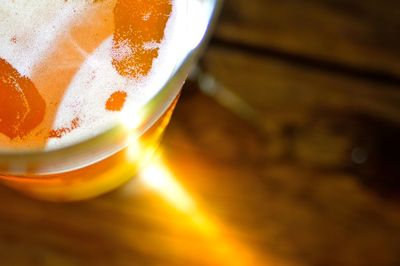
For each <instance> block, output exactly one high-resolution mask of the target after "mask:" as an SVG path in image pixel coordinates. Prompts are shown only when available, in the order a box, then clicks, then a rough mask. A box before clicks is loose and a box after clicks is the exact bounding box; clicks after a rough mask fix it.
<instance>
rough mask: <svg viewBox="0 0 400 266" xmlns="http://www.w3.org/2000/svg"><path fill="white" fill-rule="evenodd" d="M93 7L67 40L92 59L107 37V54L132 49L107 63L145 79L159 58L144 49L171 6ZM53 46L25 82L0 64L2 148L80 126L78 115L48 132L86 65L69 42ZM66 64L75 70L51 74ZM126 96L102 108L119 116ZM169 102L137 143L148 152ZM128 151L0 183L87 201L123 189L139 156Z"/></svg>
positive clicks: (143, 2) (163, 2) (150, 2)
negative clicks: (109, 49)
mask: <svg viewBox="0 0 400 266" xmlns="http://www.w3.org/2000/svg"><path fill="white" fill-rule="evenodd" d="M93 5H94V8H93V9H91V11H90V12H88V13H87V14H85V17H84V18H83V19H82V20H81V21H80V22H79V23H76V24H75V25H73V26H72V28H71V30H70V35H71V38H73V40H74V41H75V42H76V43H77V44H78V45H79V46H80V47H81V48H82V49H84V50H85V51H86V52H87V53H88V54H90V53H91V52H93V51H94V50H95V49H96V48H97V47H98V46H99V45H100V44H101V43H102V42H103V41H104V40H105V39H106V38H107V37H109V36H110V35H111V34H112V35H113V36H114V38H113V49H118V48H119V47H120V46H121V45H128V46H129V47H130V48H131V50H132V51H133V53H131V54H130V55H129V56H127V57H124V58H123V59H122V60H121V59H120V58H113V61H112V64H113V66H114V68H115V69H116V70H117V71H118V73H119V74H120V75H122V76H123V77H126V78H129V79H135V78H138V77H140V76H145V75H147V74H148V73H149V71H150V70H151V68H152V64H153V60H154V59H155V58H156V57H157V56H158V48H154V49H150V50H149V49H144V48H143V46H144V44H145V43H148V42H156V43H160V42H161V41H162V39H163V38H164V30H165V27H166V23H167V21H168V18H169V16H170V14H171V12H172V3H171V0H135V1H132V0H113V1H107V0H104V1H94V3H93ZM93 21H95V22H96V23H93ZM13 41H15V42H18V40H13ZM56 46H57V49H55V50H54V52H53V53H51V54H49V55H48V56H47V57H46V58H45V59H44V60H43V61H42V62H41V64H40V67H38V68H37V69H35V71H34V72H33V74H32V77H31V78H30V79H29V78H27V77H23V76H21V75H20V74H19V73H18V71H17V70H16V69H15V68H13V66H12V65H10V64H9V63H8V62H7V61H6V60H4V59H0V88H1V89H0V147H2V148H8V149H18V148H26V147H29V148H31V147H35V148H37V147H40V148H43V147H45V145H46V142H47V140H48V139H49V138H51V137H57V138H61V137H62V136H63V135H65V134H68V133H69V132H70V131H72V130H74V129H75V128H77V127H79V125H80V119H79V117H77V118H75V119H73V120H72V121H71V125H70V126H69V127H66V128H58V129H54V128H52V125H53V122H54V119H55V116H56V113H57V109H58V106H59V104H60V102H61V99H62V97H63V95H64V93H65V90H66V88H67V87H68V84H70V82H71V79H72V78H73V76H74V75H75V73H76V72H77V71H78V69H79V67H80V66H81V64H82V63H83V62H84V60H85V57H83V56H82V53H81V52H80V51H79V50H77V49H76V47H75V46H74V45H71V42H70V39H68V38H59V39H58V40H57V44H56ZM71 62H73V63H74V65H76V67H73V68H69V69H63V70H62V73H61V72H60V73H53V72H54V70H53V68H54V66H56V65H58V64H63V63H71ZM50 71H53V72H52V75H49V72H50ZM82 90H84V88H82ZM83 93H84V92H83ZM126 97H127V95H126V93H124V92H120V91H115V92H114V93H112V94H111V95H110V97H109V99H108V101H107V102H106V103H105V106H104V108H106V109H107V110H109V111H113V112H115V111H119V110H121V109H122V107H123V105H124V103H125V98H126ZM175 103H176V101H175V102H174V103H173V104H172V105H171V106H170V107H169V109H168V111H166V112H165V114H164V115H162V116H161V118H160V119H159V120H158V122H156V123H155V124H154V125H153V126H152V128H151V129H149V130H148V131H147V132H146V133H145V134H144V135H142V136H141V138H140V139H139V140H138V141H140V143H141V144H142V145H143V146H144V147H145V149H146V150H150V148H154V147H155V146H156V144H157V143H158V141H159V139H160V137H161V135H162V132H163V131H164V129H165V127H166V125H167V123H168V121H169V119H170V117H171V114H172V110H173V108H174V106H175ZM133 115H134V114H133ZM127 152H128V151H127V149H125V150H122V151H120V152H118V153H116V154H114V155H112V156H110V157H109V158H107V159H105V160H103V161H101V162H98V163H95V164H93V165H90V166H88V167H85V168H82V169H79V170H74V171H70V172H66V173H62V174H53V175H40V176H39V175H35V173H31V174H29V175H26V176H9V175H6V174H3V175H2V174H1V173H0V178H1V179H2V182H3V183H5V184H6V185H8V186H10V187H13V188H16V189H18V190H20V191H22V192H23V193H26V194H28V195H31V196H33V197H37V198H42V199H47V200H54V201H69V200H79V199H84V198H89V197H92V196H95V195H98V194H101V193H104V192H106V191H108V190H110V189H112V188H115V187H117V186H119V185H121V184H122V183H124V182H126V181H128V180H129V179H130V178H131V177H132V176H133V175H134V174H135V172H136V171H137V169H138V167H139V165H140V164H141V163H142V162H141V160H142V159H144V158H142V159H141V158H139V159H137V161H136V162H132V161H131V158H129V155H128V154H127Z"/></svg>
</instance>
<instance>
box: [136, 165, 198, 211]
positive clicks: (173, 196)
mask: <svg viewBox="0 0 400 266" xmlns="http://www.w3.org/2000/svg"><path fill="white" fill-rule="evenodd" d="M141 178H142V180H143V182H144V183H145V184H146V185H147V186H149V187H151V188H152V189H155V190H157V191H158V192H159V193H161V194H162V196H163V197H164V198H166V199H167V200H168V201H169V202H170V203H171V204H172V205H173V206H174V207H176V208H177V209H179V210H180V211H184V212H190V211H193V210H194V208H195V204H194V202H193V200H192V199H191V198H190V196H189V195H188V194H187V193H186V192H185V191H184V190H183V188H182V187H181V185H180V184H179V183H178V182H177V181H176V180H175V179H174V178H173V176H172V175H171V174H170V172H168V170H167V169H166V168H165V167H164V166H163V164H162V163H161V162H160V159H159V158H155V159H154V161H152V162H151V163H150V164H149V165H148V166H146V168H145V169H143V171H142V172H141Z"/></svg>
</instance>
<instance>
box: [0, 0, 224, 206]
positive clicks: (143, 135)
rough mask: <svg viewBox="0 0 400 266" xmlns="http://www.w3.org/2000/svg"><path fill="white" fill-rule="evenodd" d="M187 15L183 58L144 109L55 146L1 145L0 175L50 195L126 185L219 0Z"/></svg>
mask: <svg viewBox="0 0 400 266" xmlns="http://www.w3.org/2000/svg"><path fill="white" fill-rule="evenodd" d="M186 4H187V7H186V10H187V11H186V12H187V13H186V14H185V16H184V17H185V18H186V19H185V21H184V22H183V23H180V24H179V25H180V26H179V27H178V29H177V30H179V32H178V36H179V46H180V47H176V48H175V47H173V50H175V52H176V58H177V64H176V66H175V68H174V70H173V73H172V75H171V76H169V77H168V79H166V80H165V82H163V85H162V86H161V88H160V89H159V90H158V92H157V93H156V94H155V95H154V96H153V97H152V98H151V99H150V100H149V101H148V102H147V103H146V104H145V105H144V106H142V107H141V108H140V109H138V110H132V112H131V113H130V115H129V116H127V117H124V118H123V119H118V120H116V121H115V122H114V124H113V125H111V126H110V127H109V128H107V129H106V130H104V131H103V132H100V133H99V134H97V135H96V136H94V137H91V138H89V139H84V140H82V141H80V142H78V143H75V144H71V145H70V146H66V147H61V148H56V149H53V150H26V151H21V150H15V151H0V181H1V182H2V183H3V184H5V185H7V186H9V187H11V188H13V189H16V190H18V191H20V192H22V193H24V194H26V195H29V196H31V197H34V198H38V199H43V200H50V201H74V200H83V199H88V198H91V197H94V196H97V195H100V194H103V193H105V192H108V191H110V190H112V189H115V188H117V187H118V186H121V185H123V184H124V183H126V182H127V181H129V180H130V179H131V178H133V177H134V176H135V174H136V173H137V171H138V170H139V168H140V167H141V166H142V165H143V164H144V163H145V162H146V160H148V159H149V158H150V157H151V154H152V153H153V152H154V150H155V149H156V147H157V145H158V143H159V141H160V138H161V137H162V134H163V132H164V130H165V127H166V126H167V124H168V122H169V119H170V117H171V114H172V111H173V109H174V106H175V104H176V101H177V100H178V97H179V93H180V90H181V88H182V85H183V83H184V81H185V79H186V78H187V75H188V73H189V72H190V70H191V68H192V67H193V66H194V64H195V63H196V61H197V60H198V57H199V55H200V53H201V51H202V49H203V48H204V45H205V43H206V40H207V37H208V36H209V33H210V31H211V28H212V26H213V24H214V20H215V17H216V14H217V13H218V10H219V8H220V6H221V1H219V0H187V1H186Z"/></svg>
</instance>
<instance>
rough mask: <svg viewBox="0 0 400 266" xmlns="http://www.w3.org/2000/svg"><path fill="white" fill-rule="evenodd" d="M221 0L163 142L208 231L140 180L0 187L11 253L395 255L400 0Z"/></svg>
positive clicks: (190, 260)
mask: <svg viewBox="0 0 400 266" xmlns="http://www.w3.org/2000/svg"><path fill="white" fill-rule="evenodd" d="M225 2H226V3H225V7H224V10H223V14H222V17H221V20H220V23H219V25H218V27H217V30H216V34H215V37H214V38H213V40H212V41H211V44H210V47H209V49H208V50H207V52H206V54H205V56H204V58H203V60H202V64H201V69H200V72H201V75H200V77H199V78H198V79H199V81H200V85H198V84H197V79H196V78H194V79H193V80H192V81H191V82H188V83H187V85H186V87H185V89H184V93H183V96H182V98H181V100H180V102H179V104H178V106H177V110H176V112H175V115H174V117H173V120H172V123H171V125H170V127H169V128H168V130H167V134H166V137H165V139H164V142H163V145H162V146H163V147H162V150H163V151H164V157H165V158H166V160H167V162H168V166H169V167H170V169H171V171H172V172H173V173H174V175H175V176H176V178H177V179H178V180H179V181H180V182H181V184H182V185H183V187H184V188H185V189H186V190H187V191H188V192H189V193H190V195H191V196H192V197H193V198H194V199H195V200H196V202H198V204H199V205H200V206H201V207H202V209H204V213H206V215H207V217H211V218H210V219H211V220H212V221H214V224H215V225H214V229H213V230H211V232H213V233H212V236H210V234H211V233H210V232H208V233H207V232H206V235H204V234H205V232H202V231H201V230H196V227H193V226H190V222H188V221H187V220H188V217H186V216H185V214H182V213H181V212H179V211H178V210H176V209H174V208H173V207H172V206H170V205H169V204H168V202H166V201H164V200H163V199H162V198H161V197H160V196H158V195H157V193H155V192H153V191H151V190H146V189H144V188H141V189H139V188H138V186H137V184H136V186H135V183H133V184H131V185H130V186H129V187H126V188H123V189H120V190H119V191H116V192H114V193H111V194H109V195H107V196H103V197H100V198H98V199H95V200H92V201H88V202H82V203H73V204H51V203H43V202H37V201H33V200H30V199H27V198H24V197H22V196H20V195H18V194H17V193H15V192H12V191H10V190H8V189H6V188H0V265H45V266H47V265H82V266H83V265H217V266H219V265H274V266H278V265H304V266H310V265H311V266H320V265H321V266H322V265H325V266H330V265H332V266H337V265H349V266H358V265H360V266H361V265H365V266H367V265H376V266H396V265H400V204H399V203H400V181H399V180H400V175H399V172H400V170H399V167H400V155H399V148H400V140H399V137H400V60H399V59H400V48H399V47H400V37H399V36H400V2H399V1H389V0H386V1H376V0H365V1H355V0H353V1H350V0H335V1H332V0H310V1H298V0H280V1H272V0H252V1H246V0H226V1H225ZM200 89H202V90H203V91H205V92H207V93H203V92H201V90H200Z"/></svg>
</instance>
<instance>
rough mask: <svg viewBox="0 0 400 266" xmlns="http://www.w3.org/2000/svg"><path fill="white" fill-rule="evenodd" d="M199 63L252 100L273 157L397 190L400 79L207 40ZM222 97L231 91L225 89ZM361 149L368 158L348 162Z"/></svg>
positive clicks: (227, 86)
mask: <svg viewBox="0 0 400 266" xmlns="http://www.w3.org/2000/svg"><path fill="white" fill-rule="evenodd" d="M204 66H205V69H206V71H208V72H209V73H210V74H211V76H213V77H214V78H215V79H216V81H217V84H218V83H219V84H220V86H221V87H222V90H224V89H226V90H228V91H229V92H233V94H234V95H236V96H237V97H238V98H240V99H242V100H244V102H245V103H247V104H248V105H250V108H252V109H251V110H252V111H253V112H254V116H255V117H254V118H252V119H253V120H254V121H252V123H253V124H255V128H258V130H260V131H261V132H262V134H263V135H264V136H265V138H266V141H267V143H268V145H265V147H264V149H265V151H266V153H267V154H266V155H265V156H267V157H268V158H270V159H271V160H280V159H282V158H290V159H291V160H295V161H296V162H298V163H301V164H304V165H308V166H309V167H313V168H315V169H318V168H320V169H336V170H342V169H352V170H354V171H355V172H357V173H359V174H360V175H361V176H363V178H362V179H363V180H364V182H366V183H368V184H369V185H371V186H372V187H375V189H378V188H379V187H382V189H383V191H384V192H382V193H386V194H393V195H396V194H397V195H398V193H399V188H400V183H399V181H398V170H397V167H396V164H397V163H398V162H399V161H400V157H399V156H398V152H397V150H396V147H400V142H399V140H398V138H397V136H398V135H399V134H400V90H399V87H398V86H392V85H385V84H381V83H372V82H366V81H365V80H363V79H356V78H352V77H348V76H342V75H337V74H335V73H331V72H326V71H322V70H320V69H315V68H306V67H304V66H303V65H295V64H290V63H288V62H286V61H280V60H275V59H270V58H267V57H262V56H257V55H252V54H248V53H243V52H240V51H238V50H230V49H227V48H226V47H219V46H214V47H211V48H210V50H209V52H208V53H207V54H206V56H205V59H204ZM222 101H228V102H229V98H228V97H226V95H224V97H223V99H222ZM223 104H225V105H226V103H223ZM228 105H229V103H228ZM232 108H233V109H235V107H234V106H233V107H232ZM239 115H241V116H242V117H245V118H246V116H247V114H242V113H241V111H239ZM360 152H361V153H362V154H363V156H367V157H368V162H367V163H366V164H361V165H358V164H357V163H355V162H354V161H357V158H355V157H357V156H358V155H360V154H359V153H360ZM354 156H355V157H354ZM377 180H379V181H377ZM396 180H397V181H396ZM370 182H371V183H370ZM380 182H381V183H382V184H381V185H382V186H381V185H380V184H379V183H380ZM385 187H386V189H388V190H385ZM391 188H393V190H391Z"/></svg>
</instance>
